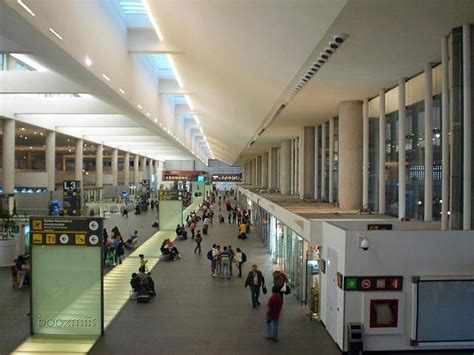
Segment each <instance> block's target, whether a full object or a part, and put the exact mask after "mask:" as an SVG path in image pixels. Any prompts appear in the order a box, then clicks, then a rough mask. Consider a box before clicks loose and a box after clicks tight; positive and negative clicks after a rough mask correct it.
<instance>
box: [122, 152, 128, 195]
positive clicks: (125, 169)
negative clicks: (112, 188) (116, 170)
mask: <svg viewBox="0 0 474 355" xmlns="http://www.w3.org/2000/svg"><path fill="white" fill-rule="evenodd" d="M123 184H124V186H125V188H127V189H128V187H129V186H130V153H129V152H125V155H124V158H123Z"/></svg>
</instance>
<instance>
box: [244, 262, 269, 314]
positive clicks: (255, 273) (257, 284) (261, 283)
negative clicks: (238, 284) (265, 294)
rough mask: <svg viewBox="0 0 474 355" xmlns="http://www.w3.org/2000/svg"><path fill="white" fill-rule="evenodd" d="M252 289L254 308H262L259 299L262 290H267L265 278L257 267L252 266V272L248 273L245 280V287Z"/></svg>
mask: <svg viewBox="0 0 474 355" xmlns="http://www.w3.org/2000/svg"><path fill="white" fill-rule="evenodd" d="M247 286H249V287H250V295H251V297H252V308H257V306H260V302H259V300H258V298H259V297H260V288H261V287H263V288H265V278H264V277H263V274H262V273H261V271H260V270H258V268H257V265H255V264H253V265H252V270H251V271H250V272H249V273H248V275H247V279H246V280H245V287H247Z"/></svg>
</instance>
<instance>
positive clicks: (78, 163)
mask: <svg viewBox="0 0 474 355" xmlns="http://www.w3.org/2000/svg"><path fill="white" fill-rule="evenodd" d="M83 157H84V141H83V140H82V139H76V150H75V152H74V179H75V180H78V181H80V182H81V185H82V171H83V170H84V159H83Z"/></svg>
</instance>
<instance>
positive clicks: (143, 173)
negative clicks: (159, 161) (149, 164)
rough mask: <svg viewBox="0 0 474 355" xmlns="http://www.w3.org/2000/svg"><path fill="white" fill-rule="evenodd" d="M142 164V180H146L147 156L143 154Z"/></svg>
mask: <svg viewBox="0 0 474 355" xmlns="http://www.w3.org/2000/svg"><path fill="white" fill-rule="evenodd" d="M141 166H142V180H146V179H147V176H148V175H147V172H146V171H147V169H146V157H145V156H143V157H142V161H141Z"/></svg>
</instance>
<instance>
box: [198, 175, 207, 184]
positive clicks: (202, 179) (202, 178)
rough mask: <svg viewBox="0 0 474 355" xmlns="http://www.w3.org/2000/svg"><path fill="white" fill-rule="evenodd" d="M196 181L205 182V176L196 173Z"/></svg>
mask: <svg viewBox="0 0 474 355" xmlns="http://www.w3.org/2000/svg"><path fill="white" fill-rule="evenodd" d="M198 182H206V177H205V176H204V175H198Z"/></svg>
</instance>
